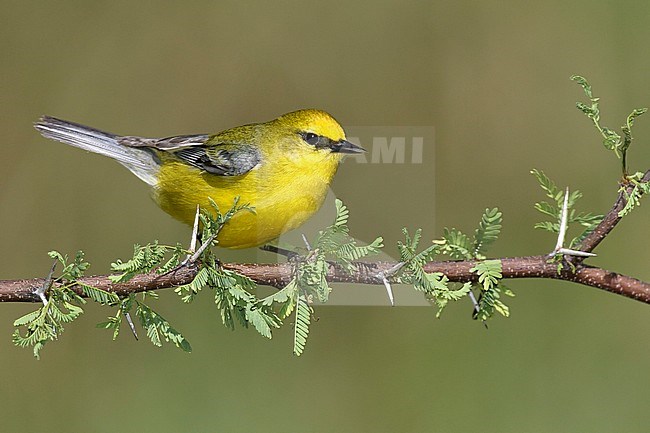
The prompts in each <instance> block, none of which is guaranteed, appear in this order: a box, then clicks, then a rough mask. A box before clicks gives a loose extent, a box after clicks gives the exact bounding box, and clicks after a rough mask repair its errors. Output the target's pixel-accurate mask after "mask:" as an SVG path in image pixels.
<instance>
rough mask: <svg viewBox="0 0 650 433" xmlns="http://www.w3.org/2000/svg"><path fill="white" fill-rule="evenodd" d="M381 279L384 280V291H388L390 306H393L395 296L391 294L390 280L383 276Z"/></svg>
mask: <svg viewBox="0 0 650 433" xmlns="http://www.w3.org/2000/svg"><path fill="white" fill-rule="evenodd" d="M382 281H383V282H384V287H386V293H388V300H389V301H390V306H391V307H394V306H395V297H394V296H393V288H392V287H391V285H390V282H389V281H388V278H386V277H384V278H382Z"/></svg>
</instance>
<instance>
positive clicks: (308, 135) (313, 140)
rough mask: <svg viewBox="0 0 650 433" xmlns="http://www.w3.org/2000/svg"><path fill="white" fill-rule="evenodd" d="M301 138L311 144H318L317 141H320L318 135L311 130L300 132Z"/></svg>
mask: <svg viewBox="0 0 650 433" xmlns="http://www.w3.org/2000/svg"><path fill="white" fill-rule="evenodd" d="M302 138H303V139H304V140H305V141H306V142H307V144H311V145H312V146H316V145H318V142H319V141H320V137H319V136H318V135H316V134H314V133H313V132H305V133H304V134H302Z"/></svg>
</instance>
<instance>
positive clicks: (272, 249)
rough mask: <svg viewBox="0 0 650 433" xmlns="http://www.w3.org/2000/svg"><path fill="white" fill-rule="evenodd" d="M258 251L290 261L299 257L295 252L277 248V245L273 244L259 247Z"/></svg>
mask: <svg viewBox="0 0 650 433" xmlns="http://www.w3.org/2000/svg"><path fill="white" fill-rule="evenodd" d="M260 250H262V251H268V252H270V253H275V254H278V255H281V256H284V257H286V258H287V259H289V260H291V259H294V258H296V257H297V256H299V254H298V253H297V252H295V251H291V250H288V249H286V248H282V247H279V246H277V245H273V244H264V245H262V246H261V247H260Z"/></svg>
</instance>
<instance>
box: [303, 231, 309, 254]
mask: <svg viewBox="0 0 650 433" xmlns="http://www.w3.org/2000/svg"><path fill="white" fill-rule="evenodd" d="M301 235H302V240H303V242H304V243H305V245H306V246H307V251H311V244H310V243H309V240H308V239H307V236H305V234H304V233H301Z"/></svg>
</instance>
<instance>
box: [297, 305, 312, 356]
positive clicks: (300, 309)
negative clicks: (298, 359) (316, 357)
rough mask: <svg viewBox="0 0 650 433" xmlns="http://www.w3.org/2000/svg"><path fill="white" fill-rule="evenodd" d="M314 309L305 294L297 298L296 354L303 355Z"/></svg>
mask: <svg viewBox="0 0 650 433" xmlns="http://www.w3.org/2000/svg"><path fill="white" fill-rule="evenodd" d="M312 312H313V310H312V308H311V306H310V305H309V303H308V302H307V300H306V298H305V297H304V296H298V298H297V300H296V320H295V323H294V329H293V353H294V355H296V356H300V355H302V353H303V352H304V350H305V344H307V337H308V336H309V324H310V322H311V314H312Z"/></svg>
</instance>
